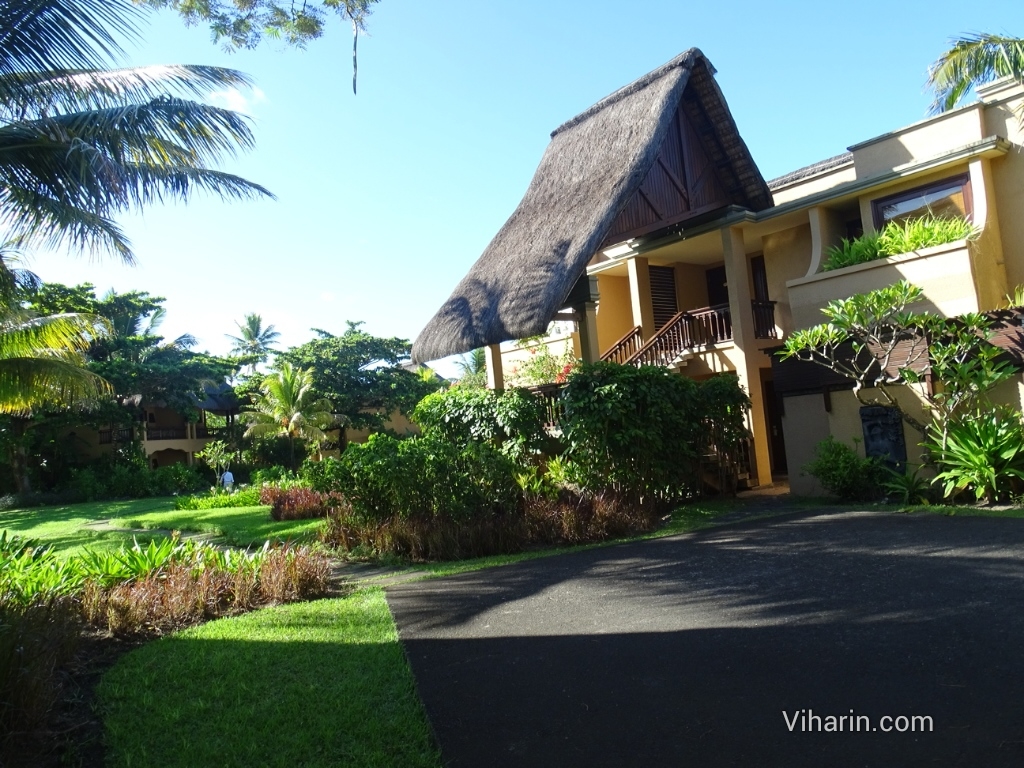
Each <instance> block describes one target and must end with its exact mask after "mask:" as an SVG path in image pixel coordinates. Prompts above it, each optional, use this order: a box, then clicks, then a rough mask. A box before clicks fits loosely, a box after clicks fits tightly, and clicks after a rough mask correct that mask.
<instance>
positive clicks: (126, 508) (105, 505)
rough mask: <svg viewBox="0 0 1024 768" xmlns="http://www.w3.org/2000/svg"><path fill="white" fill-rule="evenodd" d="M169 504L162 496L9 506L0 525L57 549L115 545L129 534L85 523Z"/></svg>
mask: <svg viewBox="0 0 1024 768" xmlns="http://www.w3.org/2000/svg"><path fill="white" fill-rule="evenodd" d="M172 506H173V500H171V499H167V498H162V499H143V500H129V501H103V502H89V503H85V504H70V505H62V506H54V507H31V508H28V509H12V510H7V511H4V512H0V529H3V530H7V531H8V535H11V534H15V535H19V536H25V537H28V538H37V539H38V540H39V541H40V543H43V544H51V545H53V547H54V549H56V550H57V551H58V552H61V553H63V552H69V551H71V550H78V549H80V548H82V547H89V548H92V549H116V548H117V547H119V546H120V545H121V544H122V543H124V542H128V543H131V534H126V533H124V532H121V531H104V530H95V529H90V528H88V527H86V526H87V525H89V524H90V523H94V522H96V521H99V520H107V519H109V518H111V517H116V516H118V515H122V514H148V513H152V512H155V511H166V510H167V509H168V508H170V507H172ZM149 538H152V537H148V536H140V538H139V541H140V542H143V541H148V540H149Z"/></svg>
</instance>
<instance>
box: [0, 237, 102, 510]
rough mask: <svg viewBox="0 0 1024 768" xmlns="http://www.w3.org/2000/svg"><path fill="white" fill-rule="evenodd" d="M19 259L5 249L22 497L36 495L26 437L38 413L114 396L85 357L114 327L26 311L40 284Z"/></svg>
mask: <svg viewBox="0 0 1024 768" xmlns="http://www.w3.org/2000/svg"><path fill="white" fill-rule="evenodd" d="M16 263H17V254H16V253H14V252H12V251H11V249H10V248H9V247H7V246H0V414H3V415H4V416H6V417H7V428H8V429H9V430H10V437H11V438H13V439H12V440H11V443H10V454H9V456H8V459H9V461H10V465H11V470H12V474H13V476H14V479H15V482H16V483H17V487H18V490H19V492H23V493H24V492H27V491H30V490H31V487H30V484H29V480H28V453H27V451H26V450H25V445H24V441H23V440H22V438H23V437H24V435H25V432H26V430H27V429H28V427H29V425H30V423H31V422H30V420H29V417H30V416H31V415H32V413H33V411H35V410H38V409H40V408H45V407H50V406H60V407H66V406H70V405H73V404H75V403H77V402H80V401H84V400H90V399H93V398H96V397H98V396H100V395H102V394H104V393H106V392H109V391H110V385H109V384H108V383H107V382H106V381H105V380H104V379H102V378H100V377H99V376H97V375H96V374H94V373H92V372H91V371H88V370H86V368H85V352H86V350H88V349H89V347H90V345H91V344H92V343H93V342H94V341H95V340H96V339H98V338H100V337H102V336H104V335H105V334H106V333H107V332H108V330H109V325H108V323H107V322H106V321H105V320H104V319H103V318H98V317H95V316H92V315H85V314H76V313H67V314H60V315H50V316H45V317H39V316H36V315H34V314H33V313H31V312H29V311H28V310H25V309H23V308H22V306H21V303H20V302H19V300H18V299H19V293H20V291H21V290H23V289H25V288H27V287H31V286H36V285H38V282H39V279H38V278H37V277H36V276H35V275H33V274H32V273H31V272H27V271H26V270H23V269H19V268H18V267H16V266H14V265H15V264H16Z"/></svg>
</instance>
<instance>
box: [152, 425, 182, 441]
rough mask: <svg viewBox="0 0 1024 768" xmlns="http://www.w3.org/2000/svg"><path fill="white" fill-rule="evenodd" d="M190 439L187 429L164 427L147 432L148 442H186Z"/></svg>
mask: <svg viewBox="0 0 1024 768" xmlns="http://www.w3.org/2000/svg"><path fill="white" fill-rule="evenodd" d="M187 438H188V430H187V429H186V428H185V427H162V428H160V429H154V428H152V427H150V428H149V429H147V430H146V440H147V441H152V440H185V439H187Z"/></svg>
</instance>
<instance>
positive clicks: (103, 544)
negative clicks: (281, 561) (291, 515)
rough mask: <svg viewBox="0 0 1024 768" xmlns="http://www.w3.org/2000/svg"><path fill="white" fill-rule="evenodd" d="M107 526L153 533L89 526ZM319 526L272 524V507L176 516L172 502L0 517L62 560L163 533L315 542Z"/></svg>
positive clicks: (247, 541) (0, 523)
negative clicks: (101, 524)
mask: <svg viewBox="0 0 1024 768" xmlns="http://www.w3.org/2000/svg"><path fill="white" fill-rule="evenodd" d="M104 521H109V527H111V528H126V529H136V530H137V531H142V530H153V531H154V532H153V533H152V534H149V535H147V534H145V533H139V532H136V531H132V530H128V531H118V530H104V528H106V527H108V526H101V527H100V528H99V529H97V528H95V527H90V524H98V523H103V522H104ZM319 524H320V521H319V520H286V521H282V522H275V521H273V520H271V519H270V507H263V506H260V507H234V508H223V509H202V510H176V509H175V508H174V499H173V498H163V499H136V500H132V501H96V502H88V503H83V504H67V505H62V506H53V507H33V508H30V509H12V510H7V511H5V512H0V530H6V531H8V532H9V533H8V535H11V534H17V535H19V536H24V537H26V538H31V539H35V540H37V541H39V542H41V543H44V544H49V545H51V546H52V547H53V548H54V550H56V551H57V553H58V554H59V555H61V556H62V557H67V556H70V555H73V554H80V553H81V552H82V551H83V550H84V549H91V550H95V551H103V550H114V549H118V548H119V547H121V546H122V545H125V544H127V545H131V544H132V543H133V541H134V540H136V539H137V540H138V541H139V543H143V544H144V543H146V542H147V541H149V540H150V539H153V538H161V537H163V536H165V535H166V534H165V533H164V532H165V531H188V532H196V533H208V534H210V535H211V536H213V537H215V538H216V539H218V540H219V541H220V542H221V543H224V544H231V545H233V546H239V547H247V546H249V545H252V544H262V543H263V542H264V541H266V540H268V539H269V540H271V541H282V542H283V541H294V542H299V541H311V540H313V539H315V538H316V530H317V527H318V525H319Z"/></svg>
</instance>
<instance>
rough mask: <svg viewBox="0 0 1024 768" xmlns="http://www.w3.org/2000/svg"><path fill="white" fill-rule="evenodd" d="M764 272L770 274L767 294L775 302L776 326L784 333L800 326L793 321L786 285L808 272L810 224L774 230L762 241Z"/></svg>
mask: <svg viewBox="0 0 1024 768" xmlns="http://www.w3.org/2000/svg"><path fill="white" fill-rule="evenodd" d="M761 243H762V246H763V253H764V264H765V272H767V273H768V297H769V298H770V299H771V300H772V301H774V302H776V304H775V325H776V326H778V327H779V328H780V329H781V330H782V333H783V334H786V333H789V332H790V331H792V330H794V328H797V327H799V326H795V325H794V323H793V311H792V309H791V307H790V294H789V290H788V289H787V287H786V284H787V282H788V281H790V280H795V279H798V278H801V277H803V276H804V275H806V274H807V267H808V264H809V263H810V258H811V227H810V225H806V226H800V227H791V228H790V229H785V230H783V231H781V232H773V233H772V234H770V235H766V236H765V237H763V238H762V240H761Z"/></svg>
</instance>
